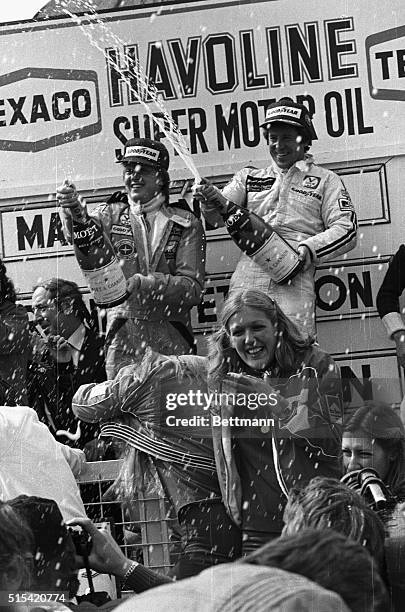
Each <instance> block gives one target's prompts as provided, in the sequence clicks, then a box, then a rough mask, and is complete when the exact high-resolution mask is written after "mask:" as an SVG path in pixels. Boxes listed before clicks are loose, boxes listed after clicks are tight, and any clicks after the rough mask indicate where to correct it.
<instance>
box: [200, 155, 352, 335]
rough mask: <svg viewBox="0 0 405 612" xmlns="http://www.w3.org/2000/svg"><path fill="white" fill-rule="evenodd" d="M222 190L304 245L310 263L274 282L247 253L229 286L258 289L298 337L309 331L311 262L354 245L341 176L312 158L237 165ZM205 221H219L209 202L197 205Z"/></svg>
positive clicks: (311, 326)
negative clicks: (288, 163) (287, 164)
mask: <svg viewBox="0 0 405 612" xmlns="http://www.w3.org/2000/svg"><path fill="white" fill-rule="evenodd" d="M223 194H224V195H225V196H226V198H228V199H229V200H231V201H232V202H234V203H235V204H238V205H240V206H244V207H247V208H248V209H249V210H251V211H252V212H254V213H256V214H257V215H259V216H260V217H261V218H262V219H263V220H264V221H265V222H266V223H268V224H270V225H271V226H272V227H273V228H274V229H275V230H276V231H277V232H278V233H279V234H280V235H281V236H282V237H283V238H285V239H286V240H287V241H288V242H289V243H290V244H291V245H292V246H293V247H298V246H299V245H306V246H307V247H308V248H309V250H310V252H311V255H312V260H313V261H312V265H311V266H310V267H309V268H308V269H307V270H305V272H303V271H301V272H299V273H298V274H297V275H296V276H295V277H294V278H293V279H292V280H291V281H290V282H289V283H288V285H287V284H286V285H279V284H278V283H276V282H275V281H273V280H272V278H271V276H270V275H269V273H268V272H267V271H266V270H264V269H263V268H262V267H261V266H259V265H258V264H257V263H256V262H255V261H254V260H253V259H252V258H251V257H249V256H247V255H245V253H242V254H241V257H240V259H239V262H238V264H237V266H236V269H235V272H234V273H233V275H232V279H231V283H230V289H231V290H241V289H242V290H243V289H251V288H255V289H259V290H261V291H264V293H266V294H267V295H270V296H271V297H272V298H273V299H275V300H276V301H277V303H278V305H279V306H280V308H281V309H282V310H283V311H284V313H285V314H286V315H287V316H288V317H289V318H290V319H291V320H293V321H294V323H295V324H296V325H297V326H298V328H299V330H300V331H301V333H302V334H303V335H304V336H313V335H314V334H315V331H316V330H315V281H314V273H315V265H316V264H321V263H323V262H325V261H328V260H329V259H335V258H337V257H339V256H340V255H343V253H346V252H347V251H350V249H353V248H354V246H355V245H356V234H357V219H356V213H355V211H354V208H353V204H352V202H351V200H350V197H349V194H348V193H347V191H346V189H345V186H344V185H343V183H342V181H341V179H340V178H339V177H338V176H337V174H335V173H334V172H331V171H330V170H326V169H324V168H321V167H320V166H316V165H315V164H314V163H313V161H312V157H311V156H309V155H307V156H306V158H305V160H303V161H300V162H297V163H296V164H295V165H294V166H292V167H291V168H290V169H289V170H288V171H287V172H282V171H281V170H280V169H279V168H278V166H276V165H275V164H273V165H272V166H270V167H268V168H263V169H260V170H258V169H255V168H251V167H249V168H243V169H242V170H240V171H239V172H237V173H236V174H235V176H234V177H233V179H232V180H231V181H230V182H229V183H228V185H226V186H225V187H224V189H223ZM202 212H203V214H204V216H205V218H206V220H207V221H208V222H209V223H210V224H211V225H213V226H214V227H220V226H222V225H224V222H223V220H222V217H221V215H220V214H219V213H218V212H217V211H216V210H215V209H213V208H212V205H210V204H207V205H205V206H204V205H203V204H202Z"/></svg>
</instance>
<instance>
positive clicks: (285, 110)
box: [266, 106, 301, 119]
mask: <svg viewBox="0 0 405 612" xmlns="http://www.w3.org/2000/svg"><path fill="white" fill-rule="evenodd" d="M275 115H290V117H296V118H297V119H299V118H300V117H301V110H300V109H299V108H293V107H291V106H276V107H275V108H269V109H268V111H267V117H266V118H267V119H271V117H274V116H275Z"/></svg>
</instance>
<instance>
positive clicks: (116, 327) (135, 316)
mask: <svg viewBox="0 0 405 612" xmlns="http://www.w3.org/2000/svg"><path fill="white" fill-rule="evenodd" d="M162 197H163V196H161V198H162ZM156 201H157V204H158V206H150V207H147V208H146V210H147V212H146V213H145V212H143V213H142V212H140V211H136V210H134V208H131V207H130V206H129V204H128V200H127V196H126V194H125V193H121V192H117V193H115V194H113V196H111V198H110V199H109V200H108V201H107V202H106V203H103V204H100V205H99V206H98V207H97V208H96V209H95V210H93V211H92V212H91V213H90V216H91V217H93V218H95V219H97V220H98V221H99V222H100V223H101V225H102V227H103V229H104V231H105V233H106V234H107V236H108V237H109V238H110V241H111V243H112V245H113V247H114V250H115V253H116V255H117V257H118V258H119V259H120V263H121V265H122V269H123V272H124V275H125V277H126V278H127V279H128V278H130V277H131V276H133V275H135V274H139V277H138V280H139V287H138V289H135V290H134V291H133V292H132V293H131V295H130V296H129V298H128V300H127V301H126V302H124V303H123V304H121V305H119V306H116V307H114V308H109V309H108V310H107V346H106V349H107V350H106V372H107V377H108V378H109V379H112V378H114V376H115V375H116V374H117V372H118V371H119V369H120V368H122V367H123V366H125V365H128V364H131V363H133V362H134V361H137V360H138V359H140V358H141V357H142V355H143V353H144V350H145V348H146V347H147V346H150V347H151V348H152V349H153V350H155V351H157V352H159V353H163V354H165V355H180V354H183V353H187V352H189V351H190V348H191V346H192V342H193V336H192V330H191V323H190V310H191V308H192V307H193V306H194V305H196V304H198V303H199V302H200V300H201V295H202V289H203V285H204V274H205V240H204V231H203V228H202V224H201V222H200V221H199V220H198V219H197V218H196V217H195V216H194V215H193V214H192V213H191V212H189V211H185V210H183V209H181V208H177V207H175V206H166V205H165V203H164V202H159V201H158V199H156ZM62 223H63V228H64V232H65V235H66V237H67V239H68V240H69V241H70V242H71V241H72V240H71V224H70V222H69V217H68V216H67V215H63V218H62Z"/></svg>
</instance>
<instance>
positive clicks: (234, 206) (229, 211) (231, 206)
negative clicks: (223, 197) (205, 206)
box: [222, 200, 240, 220]
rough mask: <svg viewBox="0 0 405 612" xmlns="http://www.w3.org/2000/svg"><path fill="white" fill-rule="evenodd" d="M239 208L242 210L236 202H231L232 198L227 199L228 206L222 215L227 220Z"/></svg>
mask: <svg viewBox="0 0 405 612" xmlns="http://www.w3.org/2000/svg"><path fill="white" fill-rule="evenodd" d="M237 210H240V206H238V205H237V204H235V203H234V202H231V200H227V201H226V208H225V210H224V212H223V213H222V217H223V218H224V219H225V220H226V219H228V218H229V217H230V216H231V215H233V214H234V213H236V211H237Z"/></svg>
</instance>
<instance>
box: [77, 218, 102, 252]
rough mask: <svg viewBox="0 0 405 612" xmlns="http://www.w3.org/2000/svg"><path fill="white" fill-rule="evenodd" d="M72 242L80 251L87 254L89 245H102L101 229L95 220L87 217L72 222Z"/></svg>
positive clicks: (99, 246) (98, 246)
mask: <svg viewBox="0 0 405 612" xmlns="http://www.w3.org/2000/svg"><path fill="white" fill-rule="evenodd" d="M73 243H74V245H75V247H77V248H78V249H80V251H82V253H84V254H88V253H89V249H90V247H93V248H100V249H102V248H103V247H104V236H103V230H102V229H101V227H100V226H99V225H97V223H96V222H95V221H93V220H92V219H87V220H86V221H85V222H83V223H79V222H77V221H74V222H73Z"/></svg>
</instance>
